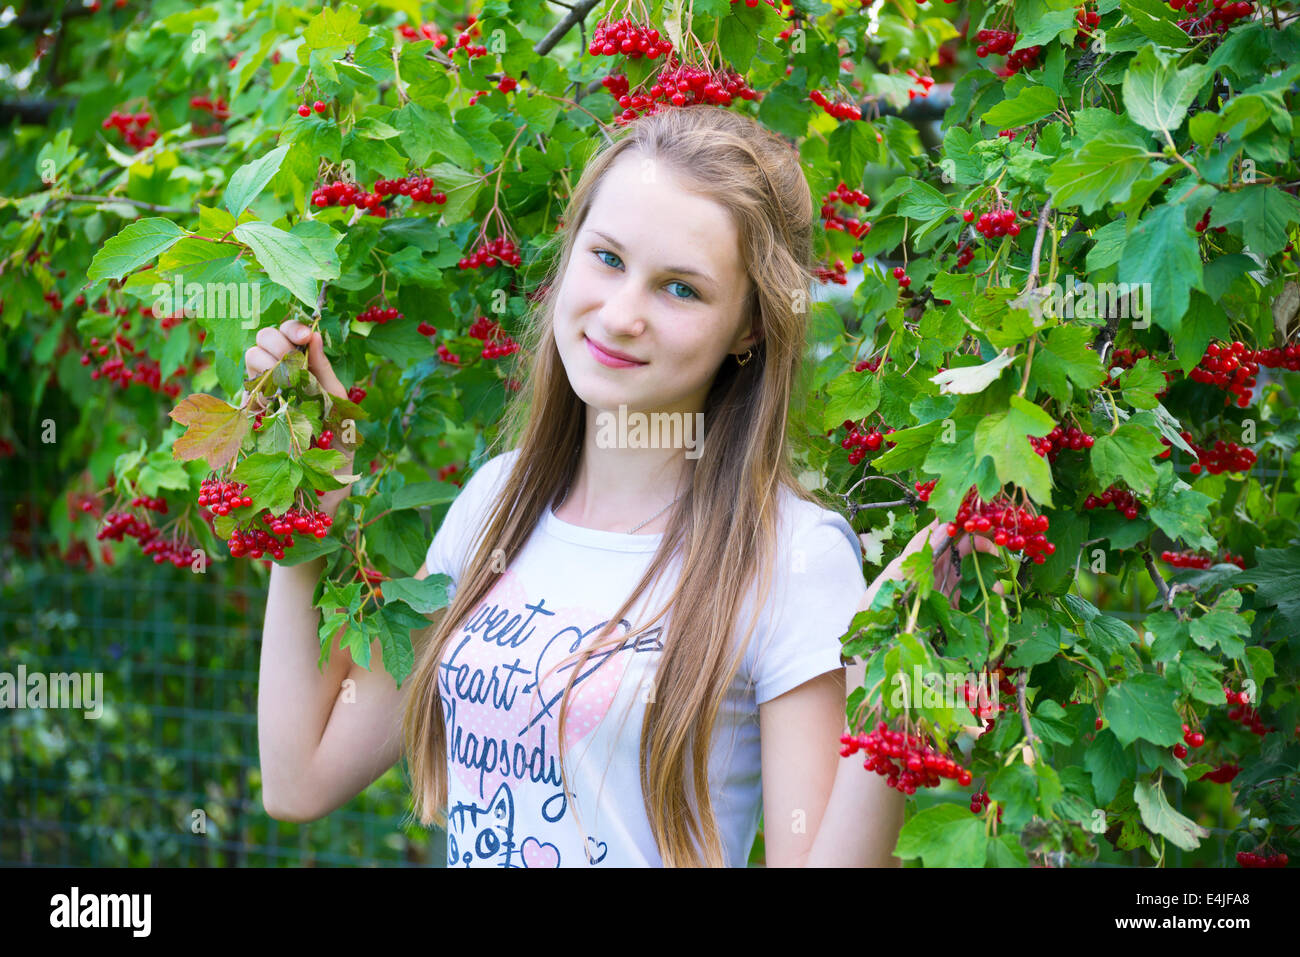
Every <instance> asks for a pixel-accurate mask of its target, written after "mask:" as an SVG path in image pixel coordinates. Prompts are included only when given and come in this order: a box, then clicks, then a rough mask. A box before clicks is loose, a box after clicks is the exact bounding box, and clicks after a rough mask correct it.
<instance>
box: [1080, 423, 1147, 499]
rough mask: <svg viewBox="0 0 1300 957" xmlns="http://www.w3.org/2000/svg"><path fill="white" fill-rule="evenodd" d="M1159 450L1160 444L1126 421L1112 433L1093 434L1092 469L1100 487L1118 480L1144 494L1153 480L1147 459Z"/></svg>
mask: <svg viewBox="0 0 1300 957" xmlns="http://www.w3.org/2000/svg"><path fill="white" fill-rule="evenodd" d="M1162 451H1164V446H1163V445H1161V444H1160V440H1159V439H1157V438H1156V437H1155V436H1154V435H1152V434H1151V433H1150V432H1149V431H1148V430H1146V429H1144V428H1142V427H1141V426H1139V425H1134V424H1133V423H1127V422H1126V423H1125V424H1124V425H1121V426H1120V427H1119V428H1118V429H1116V430H1115V432H1114V434H1113V435H1105V434H1103V435H1099V436H1097V438H1096V441H1095V442H1094V443H1093V446H1092V457H1091V461H1092V470H1093V472H1094V473H1095V474H1096V476H1097V481H1098V482H1099V483H1101V485H1102V486H1103V487H1104V486H1107V485H1110V484H1111V483H1113V482H1115V481H1116V480H1117V479H1119V480H1123V481H1124V482H1126V483H1127V484H1128V486H1129V488H1131V489H1133V491H1135V492H1138V493H1140V494H1141V495H1143V496H1147V495H1150V494H1151V492H1152V489H1153V487H1154V485H1155V481H1156V469H1155V466H1154V465H1152V464H1151V458H1152V456H1155V455H1159V454H1160V453H1161V452H1162Z"/></svg>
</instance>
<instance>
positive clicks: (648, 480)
mask: <svg viewBox="0 0 1300 957" xmlns="http://www.w3.org/2000/svg"><path fill="white" fill-rule="evenodd" d="M615 418H616V413H609V414H608V416H607V417H606V418H605V419H603V420H601V421H603V422H604V423H605V424H606V426H608V424H609V422H610V421H611V420H613V419H615ZM647 418H648V417H647ZM682 418H683V420H684V421H685V420H686V419H687V417H686V416H685V415H683V416H682ZM598 424H599V423H598V421H597V413H596V412H595V411H594V410H592V409H591V408H590V407H588V408H587V429H586V434H585V436H584V438H583V447H582V452H581V454H580V455H579V458H578V468H577V472H576V474H575V476H574V480H573V484H572V486H571V487H570V488H569V492H568V495H567V496H565V498H564V500H563V503H562V505H561V508H560V510H559V511H562V512H563V513H564V517H565V519H566V521H570V522H571V523H572V524H575V525H581V526H584V527H587V528H598V529H606V530H610V531H621V532H626V531H628V530H629V529H631V528H633V527H634V526H636V525H638V524H639V523H641V522H644V521H646V519H648V518H650V517H651V516H652V515H654V514H655V513H656V512H657V511H659V510H660V509H662V508H664V506H666V505H668V504H669V503H670V502H672V501H673V500H674V499H677V498H678V497H679V496H681V495H683V494H685V492H686V490H687V489H688V488H689V487H690V481H691V476H692V475H693V474H694V471H695V459H694V458H688V457H687V455H686V453H687V452H691V449H690V448H689V447H688V448H644V447H640V446H641V445H643V444H645V443H641V442H635V441H634V442H621V441H620V442H615V443H611V442H610V441H609V436H610V435H611V434H613V433H612V432H611V431H606V432H605V433H604V435H602V434H601V430H600V429H599V428H598V427H597V426H598ZM689 427H690V428H691V429H692V430H693V431H692V433H691V435H690V438H691V442H692V444H693V443H694V442H697V441H698V440H699V439H700V438H701V437H700V436H698V435H695V434H694V429H695V418H694V416H689ZM660 444H663V443H660ZM694 454H695V453H694V452H692V455H694ZM669 511H671V510H669ZM667 521H668V512H667V511H666V512H664V514H663V515H660V516H658V517H656V518H655V520H654V521H652V522H650V523H648V524H647V525H646V526H645V527H644V528H643V529H641V531H643V532H647V533H649V532H653V531H658V530H660V529H661V528H662V527H663V525H664V524H665V523H666V522H667Z"/></svg>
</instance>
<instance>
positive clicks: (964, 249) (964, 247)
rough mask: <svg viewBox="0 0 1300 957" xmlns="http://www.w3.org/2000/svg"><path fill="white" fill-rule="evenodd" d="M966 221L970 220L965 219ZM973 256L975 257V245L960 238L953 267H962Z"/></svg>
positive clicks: (967, 263)
mask: <svg viewBox="0 0 1300 957" xmlns="http://www.w3.org/2000/svg"><path fill="white" fill-rule="evenodd" d="M966 221H967V222H970V220H966ZM974 258H975V247H974V246H972V245H971V244H970V243H968V242H966V241H965V240H962V242H961V244H960V245H958V246H957V265H956V267H955V268H957V269H964V268H965V267H967V266H969V265H970V263H971V260H972V259H974Z"/></svg>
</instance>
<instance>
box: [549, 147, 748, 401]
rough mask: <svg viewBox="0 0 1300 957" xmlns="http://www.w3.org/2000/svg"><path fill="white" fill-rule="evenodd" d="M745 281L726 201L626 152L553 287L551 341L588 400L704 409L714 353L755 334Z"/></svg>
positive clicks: (725, 355) (718, 358) (723, 357)
mask: <svg viewBox="0 0 1300 957" xmlns="http://www.w3.org/2000/svg"><path fill="white" fill-rule="evenodd" d="M749 289H750V280H749V277H748V275H747V274H746V272H745V268H744V264H743V263H742V262H741V258H740V238H739V234H738V233H737V231H736V227H735V224H734V223H733V222H732V219H731V214H730V213H729V212H728V211H727V209H726V208H725V207H724V206H721V205H719V204H718V203H716V202H714V201H712V200H709V199H705V198H704V197H702V196H699V195H698V194H695V193H690V192H687V191H686V190H685V189H684V187H683V184H682V183H681V182H680V180H679V179H678V178H676V177H675V176H674V175H673V174H672V173H670V172H669V170H668V169H667V167H665V166H664V165H663V164H662V163H659V162H656V161H655V160H652V159H650V158H648V157H645V156H642V155H641V154H639V153H635V152H628V153H625V154H623V156H621V157H620V158H619V159H618V160H617V161H616V162H615V164H614V165H613V166H612V167H611V168H610V169H609V171H608V172H607V173H606V175H605V178H604V180H602V182H601V184H600V186H599V187H598V189H597V193H596V198H595V201H594V202H593V204H592V206H591V209H590V211H589V213H588V214H587V219H586V221H585V222H584V223H583V225H582V229H581V231H580V232H579V233H578V236H577V240H576V242H575V243H574V246H573V253H572V255H571V256H570V259H569V265H568V269H567V270H566V271H565V273H564V276H563V278H562V280H561V283H560V288H559V290H558V292H557V294H556V305H555V342H556V345H557V347H558V348H559V352H560V359H561V361H562V362H563V363H564V368H565V371H566V372H567V373H568V376H569V382H570V384H571V385H572V387H573V391H574V392H575V393H576V394H577V395H578V396H579V398H581V399H582V400H583V401H584V402H585V403H587V405H589V406H591V407H592V408H593V409H596V410H605V411H611V412H617V410H618V406H619V405H620V404H623V405H626V406H627V410H628V411H629V412H632V411H647V412H648V411H666V412H678V411H680V412H696V411H700V410H702V409H703V408H704V399H705V397H706V396H707V395H708V391H709V387H710V386H711V385H712V383H713V380H714V378H715V377H716V375H717V373H718V369H719V368H720V367H721V364H722V362H723V361H731V360H730V358H729V356H730V354H735V353H743V352H744V351H745V350H746V349H747V348H748V347H749V346H751V345H752V344H753V339H752V338H751V337H750V327H749V324H748V322H747V321H746V317H745V316H744V315H743V314H742V309H743V306H744V303H745V297H746V295H747V294H748V292H749ZM602 349H604V350H612V351H613V352H615V353H618V354H621V355H623V356H626V357H630V359H631V360H634V362H631V363H629V362H626V361H624V362H619V361H618V360H617V359H612V358H610V357H609V356H608V355H607V354H606V353H604V352H602V351H601V350H602Z"/></svg>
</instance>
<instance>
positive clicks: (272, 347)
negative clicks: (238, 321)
mask: <svg viewBox="0 0 1300 957" xmlns="http://www.w3.org/2000/svg"><path fill="white" fill-rule="evenodd" d="M299 346H306V348H307V369H308V370H309V371H310V372H311V374H312V375H313V376H315V377H316V381H317V382H319V383H320V384H321V388H323V389H324V390H325V391H326V392H329V393H331V394H333V395H336V396H338V397H339V398H347V394H348V390H347V389H346V388H344V386H343V383H342V382H340V381H339V377H338V376H337V375H335V374H334V367H333V366H331V365H330V361H329V359H328V358H326V356H325V344H324V340H323V339H322V338H321V334H320V333H319V332H313V331H312V328H311V326H308V325H307V324H306V323H303V322H301V321H299V320H297V319H286V320H285V321H284V322H282V323H280V325H279V327H278V328H276V327H275V326H267V327H266V328H265V329H259V330H258V333H257V345H256V346H253V347H252V348H250V349H249V350H248V351H247V352H245V353H244V365H245V367H246V368H247V370H248V374H249V375H250V376H252V375H261V374H262V373H264V372H266V371H267V370H268V369H271V368H273V367H274V366H275V365H276V364H277V363H278V362H279V361H280V360H281V359H283V358H284V357H285V356H287V355H288V354H289V353H290V352H291V351H292V350H294V349H296V348H298V347H299Z"/></svg>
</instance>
